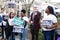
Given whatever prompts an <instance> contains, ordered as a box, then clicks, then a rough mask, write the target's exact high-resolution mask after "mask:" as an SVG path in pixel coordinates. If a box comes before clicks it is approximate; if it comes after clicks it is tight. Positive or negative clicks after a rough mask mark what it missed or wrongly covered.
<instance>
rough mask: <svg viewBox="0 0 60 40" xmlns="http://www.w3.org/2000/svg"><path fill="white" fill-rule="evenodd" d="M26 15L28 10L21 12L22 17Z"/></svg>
mask: <svg viewBox="0 0 60 40" xmlns="http://www.w3.org/2000/svg"><path fill="white" fill-rule="evenodd" d="M25 13H26V10H24V9H23V10H21V17H24V16H25Z"/></svg>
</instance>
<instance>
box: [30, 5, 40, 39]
mask: <svg viewBox="0 0 60 40" xmlns="http://www.w3.org/2000/svg"><path fill="white" fill-rule="evenodd" d="M33 9H34V12H33V13H32V14H31V19H30V26H31V27H30V28H31V34H32V40H38V34H39V29H40V18H41V13H40V12H39V11H38V7H37V6H34V7H33Z"/></svg>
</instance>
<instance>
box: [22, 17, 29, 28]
mask: <svg viewBox="0 0 60 40" xmlns="http://www.w3.org/2000/svg"><path fill="white" fill-rule="evenodd" d="M23 20H25V21H27V23H28V22H29V19H28V17H23ZM25 29H28V24H27V25H26V27H25Z"/></svg>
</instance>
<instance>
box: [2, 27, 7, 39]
mask: <svg viewBox="0 0 60 40" xmlns="http://www.w3.org/2000/svg"><path fill="white" fill-rule="evenodd" d="M5 27H6V26H1V28H2V39H4V31H5ZM5 33H6V32H5Z"/></svg>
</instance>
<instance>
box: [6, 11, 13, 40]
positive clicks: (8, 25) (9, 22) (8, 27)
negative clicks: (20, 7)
mask: <svg viewBox="0 0 60 40" xmlns="http://www.w3.org/2000/svg"><path fill="white" fill-rule="evenodd" d="M13 21H14V14H13V12H10V13H9V15H8V19H7V23H6V29H5V30H6V38H7V40H9V37H10V36H11V34H12V30H13V25H14V23H13Z"/></svg>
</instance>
